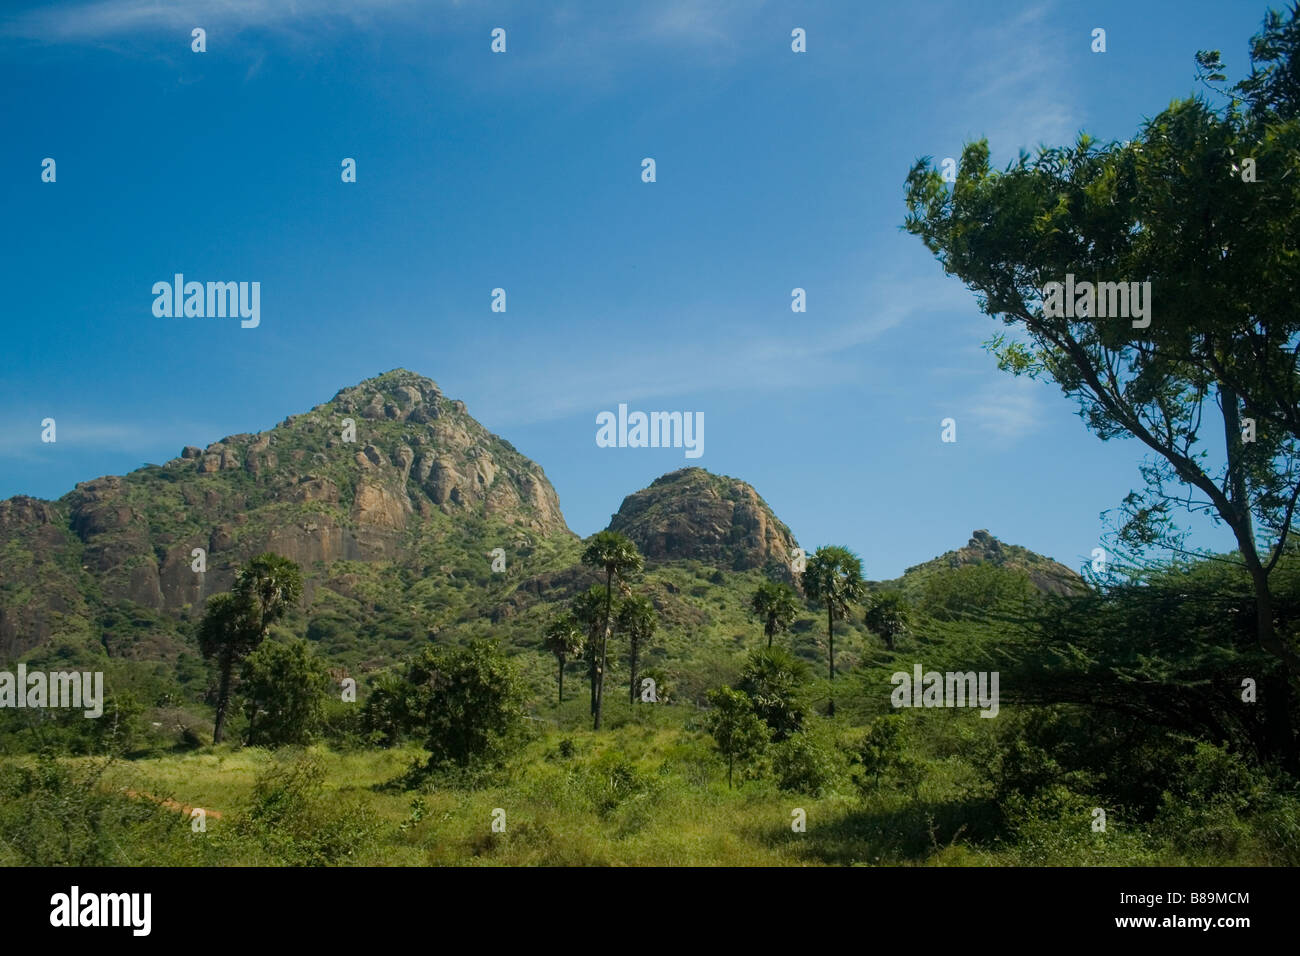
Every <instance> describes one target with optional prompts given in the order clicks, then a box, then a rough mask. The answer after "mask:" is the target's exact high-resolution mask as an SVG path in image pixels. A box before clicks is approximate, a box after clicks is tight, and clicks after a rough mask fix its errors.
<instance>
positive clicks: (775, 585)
mask: <svg viewBox="0 0 1300 956" xmlns="http://www.w3.org/2000/svg"><path fill="white" fill-rule="evenodd" d="M749 607H750V610H752V611H753V612H754V616H755V617H757V618H758V619H759V620H760V621H762V622H763V633H764V634H766V635H767V646H768V647H769V648H770V647H771V646H772V638H773V637H775V636H776V634H777V633H778V632H781V631H785V630H788V629H789V627H790V625H791V624H793V623H794V619H795V617H796V616H797V615H798V613H799V602H798V599H797V596H796V595H795V593H794V589H793V588H792V587H790V585H788V584H785V583H783V582H781V581H764V582H763V583H762V584H760V585H759V586H758V590H756V591H755V592H754V596H753V598H752V599H751V600H750V602H749Z"/></svg>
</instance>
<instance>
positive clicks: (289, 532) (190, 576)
mask: <svg viewBox="0 0 1300 956" xmlns="http://www.w3.org/2000/svg"><path fill="white" fill-rule="evenodd" d="M345 419H351V420H352V426H353V428H354V429H355V441H351V440H348V438H350V437H351V435H350V434H348V435H346V436H345V431H344V420H345ZM448 520H450V522H451V526H456V525H459V524H461V523H462V521H463V522H466V523H467V524H466V526H467V527H471V526H472V527H474V528H476V529H477V528H480V527H481V528H482V533H483V534H489V535H491V536H493V538H494V540H501V541H510V540H513V537H512V536H514V535H520V534H522V535H526V536H527V537H528V538H529V540H535V539H536V538H538V537H546V536H551V535H556V536H562V537H568V538H571V537H572V532H570V531H569V529H568V527H567V525H566V524H565V522H564V517H563V515H562V514H561V513H560V504H559V499H558V497H557V496H556V494H555V490H554V489H553V488H552V487H551V484H550V482H549V481H548V480H547V478H546V475H545V474H544V473H543V471H542V469H541V468H540V467H539V466H538V465H537V464H535V463H534V462H532V461H530V460H529V459H527V458H525V457H524V456H523V455H521V454H519V452H518V451H516V450H515V449H514V447H513V446H511V445H510V443H509V442H506V441H504V440H502V439H500V438H498V437H497V436H495V435H493V434H491V433H490V432H488V431H487V429H485V428H484V427H483V426H482V425H480V424H479V423H478V422H477V421H475V420H474V419H473V418H472V417H470V415H469V413H468V412H467V411H466V409H465V406H464V404H463V403H461V402H453V401H449V400H448V399H446V398H444V397H443V395H442V392H441V390H440V389H439V388H438V386H437V385H436V384H435V383H433V382H432V381H430V380H429V379H427V378H423V377H421V376H419V375H416V374H414V373H411V372H407V371H405V370H400V369H399V370H396V371H393V372H388V373H386V374H384V375H380V376H377V377H376V378H372V379H368V380H367V381H364V382H361V383H360V384H358V385H355V386H352V387H350V388H345V389H343V390H342V391H340V392H339V393H338V394H337V395H335V397H334V398H333V399H332V400H331V401H329V402H327V403H325V404H323V405H319V406H317V407H316V408H314V409H312V410H311V411H310V412H307V413H305V414H302V415H291V416H289V417H288V418H286V419H285V420H284V421H283V422H282V423H281V424H280V425H278V426H276V427H275V428H273V429H271V430H270V431H267V432H262V433H259V434H238V435H228V436H226V437H225V438H222V439H221V440H220V441H216V442H212V443H211V444H209V445H207V446H206V447H204V448H199V447H198V446H196V445H187V446H185V448H183V449H182V451H181V454H180V457H178V458H176V459H173V460H172V461H170V462H168V463H167V464H166V465H162V466H157V465H150V466H146V467H145V468H141V469H139V470H138V471H135V472H132V473H131V474H130V475H126V476H124V477H116V476H109V477H104V478H97V479H95V480H93V481H87V482H83V483H81V484H79V485H77V487H76V489H75V490H73V491H72V492H70V493H69V494H68V495H66V496H65V497H64V498H63V499H61V500H60V501H58V502H47V501H40V500H38V499H35V498H28V497H24V496H18V497H15V498H12V499H9V500H8V501H0V534H2V535H3V541H0V544H8V545H9V548H8V551H0V655H3V654H13V653H21V652H22V651H24V650H26V649H28V648H30V647H33V646H35V645H36V644H38V643H40V642H41V641H43V640H45V639H46V638H48V637H49V636H51V634H55V633H57V632H58V629H59V625H60V620H61V618H60V615H61V614H63V613H69V614H71V613H77V614H82V615H83V617H85V618H87V619H90V618H93V617H94V614H95V610H94V608H93V607H91V605H90V604H87V601H91V603H92V604H94V605H95V606H99V603H98V602H103V603H104V604H106V605H113V604H115V603H118V602H130V603H133V604H138V605H143V606H144V607H146V608H150V609H153V610H155V611H159V612H163V613H165V614H179V613H181V612H183V611H185V610H186V609H187V608H188V609H189V610H190V611H191V612H195V611H197V610H198V609H199V608H200V607H201V605H202V603H203V602H204V601H205V600H206V599H207V598H208V597H209V596H211V595H212V594H215V593H218V592H220V591H223V590H227V589H228V588H229V587H230V586H231V583H232V581H233V578H234V571H235V568H237V567H238V565H239V564H241V563H242V562H244V561H246V560H247V559H248V558H250V557H252V556H253V555H255V554H258V553H260V552H262V551H267V550H270V551H275V552H277V553H279V554H282V555H284V556H285V557H288V558H290V559H292V560H294V561H296V562H298V563H299V565H301V566H302V568H303V571H304V574H305V576H306V578H307V580H306V581H305V585H306V587H305V591H306V593H307V594H308V595H310V594H312V593H314V591H315V588H316V585H317V584H320V583H321V582H323V581H327V580H328V579H329V577H330V565H332V564H333V563H334V562H336V561H340V560H346V561H392V562H395V563H399V564H401V563H405V564H407V565H410V566H413V567H419V568H420V569H421V570H422V569H423V568H424V567H425V566H426V562H427V561H435V562H436V563H438V564H442V563H445V564H456V563H457V562H458V561H460V560H461V552H460V551H458V550H457V549H458V548H459V549H464V548H465V547H466V545H465V543H464V542H463V541H461V542H458V543H455V544H452V543H445V542H444V540H443V539H444V536H445V528H446V527H448ZM479 523H481V524H479ZM439 528H441V529H444V531H438V530H436V529H439ZM421 547H423V548H424V549H425V551H424V552H423V553H421V552H420V548H421ZM439 548H441V549H443V550H442V551H439ZM195 549H202V550H203V551H204V556H203V559H204V561H205V562H206V567H205V569H204V570H202V571H200V570H196V569H195V567H194V566H193V565H192V562H193V561H194V560H196V559H195V558H194V557H193V552H194V551H195ZM448 549H450V550H448ZM484 550H485V551H486V550H488V549H487V548H484ZM476 559H477V557H476ZM90 595H95V596H94V597H93V598H91V597H89V596H90ZM85 626H86V621H85V620H83V622H82V627H83V630H84V628H85Z"/></svg>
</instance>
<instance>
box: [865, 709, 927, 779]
mask: <svg viewBox="0 0 1300 956" xmlns="http://www.w3.org/2000/svg"><path fill="white" fill-rule="evenodd" d="M908 745H909V741H908V739H907V733H906V729H905V726H904V723H903V717H902V715H901V714H887V715H885V716H884V717H877V718H876V719H875V720H873V721H872V722H871V724H870V725H869V726H868V727H867V732H866V733H865V734H864V735H863V736H862V738H861V740H860V741H859V743H858V746H857V747H856V753H855V755H854V756H855V758H856V762H857V763H858V764H859V765H860V766H861V767H862V775H861V776H860V777H859V778H858V786H859V788H860V789H862V790H863V791H864V792H867V791H873V790H877V789H879V788H880V786H881V784H882V783H892V784H894V785H895V786H899V787H902V788H904V789H907V790H911V791H912V792H913V793H914V794H915V793H916V791H917V789H918V788H919V787H920V785H921V779H922V776H923V771H922V767H921V764H920V762H919V761H917V760H916V758H914V757H913V756H912V755H911V753H910V752H909V746H908Z"/></svg>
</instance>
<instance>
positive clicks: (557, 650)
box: [545, 611, 583, 704]
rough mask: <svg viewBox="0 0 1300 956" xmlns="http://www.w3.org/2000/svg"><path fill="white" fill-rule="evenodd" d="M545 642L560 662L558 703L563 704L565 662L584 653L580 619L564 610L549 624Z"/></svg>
mask: <svg viewBox="0 0 1300 956" xmlns="http://www.w3.org/2000/svg"><path fill="white" fill-rule="evenodd" d="M545 643H546V649H547V650H548V651H550V652H551V653H552V654H554V655H555V659H556V660H557V661H559V664H560V669H559V673H558V680H559V686H560V691H559V695H558V696H559V700H558V703H560V704H563V703H564V663H565V661H566V660H567V659H568V658H570V657H573V656H575V655H577V654H581V653H582V643H583V641H582V627H581V626H580V625H579V624H578V619H577V618H576V617H574V615H573V612H572V611H565V612H563V613H562V614H560V616H559V617H556V618H555V619H554V620H552V621H551V623H550V624H548V625H547V627H546V637H545Z"/></svg>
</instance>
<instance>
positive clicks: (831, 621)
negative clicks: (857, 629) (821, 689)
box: [826, 601, 835, 717]
mask: <svg viewBox="0 0 1300 956" xmlns="http://www.w3.org/2000/svg"><path fill="white" fill-rule="evenodd" d="M826 634H827V636H828V637H829V638H830V650H831V705H830V707H828V708H827V710H826V714H827V716H829V717H834V716H835V606H834V605H833V604H831V602H830V601H827V602H826Z"/></svg>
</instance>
